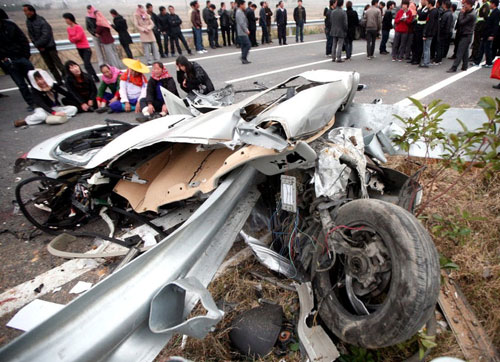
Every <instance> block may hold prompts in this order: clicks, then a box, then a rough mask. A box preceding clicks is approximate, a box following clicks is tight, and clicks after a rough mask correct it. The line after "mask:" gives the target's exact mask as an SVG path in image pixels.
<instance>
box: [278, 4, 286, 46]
mask: <svg viewBox="0 0 500 362" xmlns="http://www.w3.org/2000/svg"><path fill="white" fill-rule="evenodd" d="M276 24H277V25H278V40H279V43H280V45H287V44H286V24H287V19H286V9H285V3H284V2H283V0H280V2H279V3H278V8H277V9H276Z"/></svg>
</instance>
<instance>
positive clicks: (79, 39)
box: [67, 24, 90, 49]
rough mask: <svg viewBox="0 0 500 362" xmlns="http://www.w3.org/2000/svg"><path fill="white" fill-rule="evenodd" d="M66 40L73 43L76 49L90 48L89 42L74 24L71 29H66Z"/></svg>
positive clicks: (80, 28)
mask: <svg viewBox="0 0 500 362" xmlns="http://www.w3.org/2000/svg"><path fill="white" fill-rule="evenodd" d="M67 30H68V39H69V41H70V42H72V43H75V45H76V47H77V48H78V49H88V48H90V45H89V42H88V40H87V37H86V36H85V33H84V32H83V28H82V27H81V26H80V25H78V24H76V25H75V26H73V27H68V29H67Z"/></svg>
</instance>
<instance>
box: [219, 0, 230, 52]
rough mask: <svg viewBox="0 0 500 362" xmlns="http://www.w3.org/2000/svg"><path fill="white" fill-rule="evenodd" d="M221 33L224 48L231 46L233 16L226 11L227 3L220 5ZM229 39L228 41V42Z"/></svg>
mask: <svg viewBox="0 0 500 362" xmlns="http://www.w3.org/2000/svg"><path fill="white" fill-rule="evenodd" d="M219 22H220V31H221V33H222V41H223V45H224V46H228V45H229V46H230V45H231V27H230V24H231V14H230V13H229V11H227V10H226V3H224V2H221V3H220V9H219ZM226 39H227V41H226Z"/></svg>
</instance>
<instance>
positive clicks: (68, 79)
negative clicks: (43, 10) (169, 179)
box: [0, 0, 500, 126]
mask: <svg viewBox="0 0 500 362" xmlns="http://www.w3.org/2000/svg"><path fill="white" fill-rule="evenodd" d="M498 1H499V0H489V1H487V0H479V2H477V3H475V2H474V0H462V7H461V9H460V10H459V11H457V6H456V4H452V3H451V2H450V0H420V3H419V4H418V5H416V4H415V2H414V0H401V3H400V4H399V5H398V6H397V4H396V3H395V2H394V1H392V0H390V1H388V2H387V4H385V3H384V2H380V3H379V1H378V0H372V1H371V6H369V5H367V6H366V7H365V9H364V12H363V16H361V18H360V17H358V13H357V12H356V11H355V10H353V5H352V2H351V1H347V3H346V10H344V8H343V7H344V0H330V1H329V6H328V7H327V8H325V10H324V17H325V34H326V38H327V42H326V55H327V56H331V57H332V60H333V61H335V62H344V61H345V60H349V59H351V56H352V44H353V40H354V39H355V38H356V34H357V31H358V29H360V28H361V29H362V30H363V34H364V37H365V38H366V54H367V57H368V59H373V58H374V57H375V47H376V41H377V38H378V37H379V36H380V35H381V41H380V46H379V51H380V54H381V55H391V56H392V61H394V62H402V61H407V62H408V63H411V64H415V65H419V66H420V67H423V68H427V67H429V66H430V65H439V64H441V61H442V59H444V58H446V57H447V55H448V52H449V48H450V44H451V43H452V42H453V43H454V50H453V55H451V56H450V57H449V59H454V62H453V65H452V66H451V68H450V69H448V72H456V71H457V69H458V67H459V66H460V64H461V69H462V70H466V69H467V67H468V65H469V62H471V63H472V64H473V65H476V66H477V65H479V64H480V63H481V62H482V59H483V56H485V58H486V62H485V64H484V65H483V66H484V67H491V66H492V61H493V58H494V57H495V56H496V55H497V53H498V49H499V48H500V36H498V32H499V22H500V10H498V8H497V7H498ZM190 6H191V12H190V16H189V19H190V23H191V24H190V25H191V28H192V32H193V37H194V44H195V49H196V51H197V52H198V53H200V54H202V53H205V52H206V49H205V47H204V45H203V37H202V27H203V22H204V23H205V24H206V31H207V33H208V43H209V46H210V47H211V48H212V49H216V48H220V47H221V45H220V43H219V30H220V32H221V35H222V46H230V45H231V44H234V45H235V46H237V47H239V48H241V53H242V55H241V61H242V63H243V64H248V63H250V62H249V61H248V59H247V57H248V53H249V50H250V48H251V47H255V46H258V45H259V44H258V42H257V35H256V34H257V24H258V26H260V30H261V34H262V36H261V39H260V40H261V43H262V44H265V43H271V42H272V39H271V38H272V37H271V22H272V19H273V15H274V21H275V22H276V24H277V30H278V32H277V33H278V42H279V44H280V45H286V44H287V37H286V28H287V18H288V17H287V9H286V8H285V6H284V3H283V1H279V2H278V4H277V5H276V9H275V10H274V12H273V11H272V10H271V9H270V8H269V6H268V3H267V2H266V1H261V2H260V10H259V11H258V12H257V8H258V7H257V4H254V3H252V2H251V1H249V2H248V6H247V4H246V2H245V1H244V0H239V1H237V2H233V1H231V2H230V3H229V6H228V7H227V8H226V4H225V3H224V2H222V3H221V4H220V8H219V9H218V10H217V8H216V6H215V5H214V4H211V2H210V1H206V7H205V8H204V9H203V10H201V11H200V5H199V3H198V1H192V2H191V4H190ZM396 6H397V8H396ZM158 10H159V13H158V14H156V13H155V12H154V11H153V6H152V5H151V4H149V3H148V4H146V6H145V7H144V6H142V5H138V6H137V8H136V10H135V12H134V14H133V23H134V26H135V28H136V29H137V30H138V31H139V34H140V42H141V44H142V47H143V51H144V56H145V58H146V63H147V65H152V75H151V78H150V79H149V80H148V79H147V78H146V77H145V75H144V74H145V73H148V72H149V68H148V67H147V66H146V65H145V64H143V63H141V62H140V61H138V60H134V55H133V52H132V49H131V48H130V44H132V38H131V36H130V34H129V32H128V25H127V21H126V19H125V18H124V17H123V16H122V15H120V14H119V13H118V12H117V11H116V10H115V9H111V10H110V11H109V13H110V15H111V17H112V22H110V21H108V19H107V18H106V17H105V16H104V14H103V13H102V12H101V11H99V10H97V9H95V8H94V7H93V6H92V5H88V6H87V14H86V17H85V28H86V30H87V32H88V33H89V34H90V36H91V38H92V41H93V45H94V47H93V49H94V51H95V53H96V57H97V62H98V64H99V68H100V69H99V70H100V72H101V73H102V79H99V77H98V75H97V72H96V70H95V69H94V67H93V65H92V63H91V58H92V50H91V47H90V44H89V41H88V39H87V35H86V33H85V30H84V29H83V27H82V26H81V25H80V24H78V22H77V20H76V18H75V16H74V15H73V14H71V13H64V14H62V17H63V18H64V20H65V22H66V24H67V26H68V27H67V34H68V39H69V40H70V42H72V43H74V44H75V46H76V48H77V51H78V54H79V56H80V57H81V59H82V62H83V65H84V68H85V72H84V71H83V70H82V69H81V67H80V65H78V64H77V63H76V62H74V61H67V62H66V63H65V64H64V65H63V63H62V62H61V59H60V58H59V55H58V52H57V49H56V43H55V40H54V35H53V31H52V28H51V26H50V24H49V23H48V22H47V21H46V20H45V19H44V18H43V17H42V16H40V15H38V14H37V12H36V9H35V8H34V7H33V6H32V5H29V4H26V5H23V11H24V14H25V16H26V26H27V30H28V35H29V38H30V39H31V42H32V43H33V45H34V46H35V47H36V48H37V49H38V51H39V53H40V56H41V58H42V59H43V61H44V62H45V64H46V65H47V68H48V70H49V71H50V74H49V73H48V72H46V71H44V70H41V69H34V67H33V65H32V64H31V62H30V60H29V58H30V44H29V41H28V38H27V37H26V35H25V34H24V33H23V31H22V30H21V29H20V28H19V27H18V26H17V25H16V24H15V23H14V22H12V21H11V20H10V19H9V18H8V15H7V14H6V13H5V11H3V10H2V9H0V66H1V68H2V69H3V71H4V72H5V73H6V74H9V75H10V76H11V77H12V79H13V80H14V82H15V83H16V85H17V86H18V87H19V90H20V92H21V94H22V96H23V98H24V100H25V101H26V103H27V104H28V110H29V111H32V112H34V113H33V114H31V115H30V116H28V117H26V118H25V119H24V120H18V121H16V126H20V125H24V124H36V123H41V122H44V121H45V122H47V123H61V122H63V121H65V120H67V118H68V117H71V116H74V115H75V114H76V113H77V112H89V111H97V112H106V111H107V112H122V111H126V112H130V111H134V112H136V113H140V115H138V120H148V119H151V118H154V117H155V116H157V115H164V114H166V113H168V110H167V109H166V105H165V104H164V102H163V98H162V96H161V91H160V86H163V87H164V88H165V89H167V90H168V91H170V92H172V93H173V94H176V95H178V93H177V89H176V84H175V81H174V79H173V78H172V77H171V76H170V75H169V73H168V72H167V71H166V69H165V68H164V66H163V64H162V63H161V62H160V58H164V57H168V56H169V55H170V56H173V57H175V56H176V51H177V54H178V58H177V60H176V64H177V81H178V83H179V86H180V87H181V89H183V90H184V91H186V92H188V93H189V92H192V91H193V90H197V91H199V92H201V93H205V94H206V93H208V92H210V91H212V90H213V85H212V82H211V81H210V78H209V77H208V75H207V73H206V72H205V71H204V70H203V68H202V67H201V66H200V65H198V64H197V63H195V62H190V61H188V60H187V58H185V57H184V56H183V52H182V47H181V43H182V45H183V46H184V49H185V51H186V52H187V53H188V54H192V50H191V48H190V47H189V45H188V43H187V41H186V39H185V38H184V35H183V32H182V30H181V25H182V20H181V18H180V17H179V16H178V15H177V14H176V13H175V8H174V7H173V6H168V9H167V8H166V7H164V6H160V7H159V8H158ZM457 13H458V14H457ZM293 19H294V22H295V29H296V32H295V33H296V34H295V40H296V42H299V41H300V42H303V29H304V24H305V23H306V10H305V8H304V7H303V6H302V1H301V0H298V2H297V7H295V9H294V11H293ZM112 29H114V30H115V31H116V32H117V33H118V39H119V42H120V44H121V46H122V47H123V50H124V52H125V53H126V55H127V58H124V59H120V57H119V56H118V53H117V50H116V47H115V45H114V43H115V39H114V38H113V35H112V33H111V30H112ZM392 29H394V30H393V31H394V36H393V39H392V51H391V53H389V52H388V51H387V43H388V41H389V38H390V34H391V31H392ZM471 44H472V47H471ZM169 48H170V52H169ZM469 48H472V53H471V55H470V57H469ZM344 51H345V58H343V57H342V54H343V52H344ZM124 65H125V67H126V68H127V70H126V71H125V72H122V71H121V70H120V69H122V68H123V67H124ZM26 80H27V81H28V82H26ZM97 82H100V85H99V87H96V85H95V83H97ZM499 86H500V85H499ZM495 87H497V86H495ZM499 88H500V87H499ZM59 96H62V97H63V98H61V99H59Z"/></svg>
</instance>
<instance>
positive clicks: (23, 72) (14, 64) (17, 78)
mask: <svg viewBox="0 0 500 362" xmlns="http://www.w3.org/2000/svg"><path fill="white" fill-rule="evenodd" d="M0 67H1V68H2V70H3V71H4V73H6V74H8V75H10V77H11V78H12V80H13V81H14V83H16V85H17V86H18V87H19V91H20V92H21V95H22V96H23V98H24V101H25V102H26V103H27V104H28V105H29V106H33V97H32V95H31V92H30V89H29V87H28V85H27V84H26V79H27V77H28V71H30V70H33V69H34V68H33V64H31V62H30V61H29V60H28V59H26V58H17V59H11V60H10V61H5V62H4V61H0Z"/></svg>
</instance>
